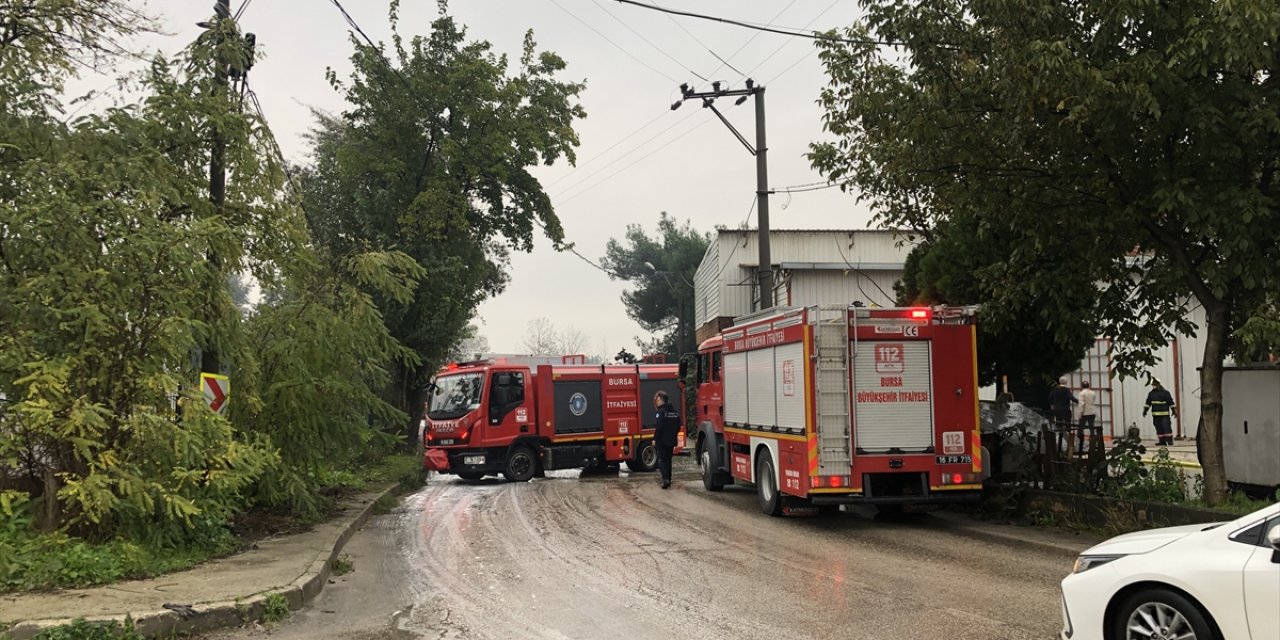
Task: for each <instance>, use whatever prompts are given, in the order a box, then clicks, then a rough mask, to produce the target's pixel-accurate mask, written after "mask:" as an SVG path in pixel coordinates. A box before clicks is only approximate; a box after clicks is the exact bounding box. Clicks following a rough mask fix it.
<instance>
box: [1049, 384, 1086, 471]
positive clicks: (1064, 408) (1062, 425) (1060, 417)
mask: <svg viewBox="0 0 1280 640" xmlns="http://www.w3.org/2000/svg"><path fill="white" fill-rule="evenodd" d="M1077 402H1079V400H1076V397H1075V396H1074V395H1072V393H1071V389H1069V388H1067V377H1066V376H1062V377H1061V378H1058V386H1056V387H1054V388H1053V389H1052V390H1050V391H1049V414H1050V415H1051V416H1053V428H1054V430H1055V431H1057V432H1058V450H1059V451H1063V450H1064V449H1063V446H1064V445H1063V441H1064V440H1066V438H1067V436H1066V434H1067V433H1069V432H1070V430H1071V415H1072V413H1073V411H1072V407H1071V405H1073V404H1076V403H1077ZM1068 453H1070V452H1068Z"/></svg>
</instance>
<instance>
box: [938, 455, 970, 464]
mask: <svg viewBox="0 0 1280 640" xmlns="http://www.w3.org/2000/svg"><path fill="white" fill-rule="evenodd" d="M938 464H973V456H938Z"/></svg>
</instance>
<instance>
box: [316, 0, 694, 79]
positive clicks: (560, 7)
mask: <svg viewBox="0 0 1280 640" xmlns="http://www.w3.org/2000/svg"><path fill="white" fill-rule="evenodd" d="M334 1H335V2H336V1H337V0H334ZM547 1H548V2H550V3H551V4H554V5H555V6H556V7H558V8H559V9H560V10H561V11H563V12H565V13H566V14H568V15H569V17H570V18H573V19H574V20H577V21H578V22H579V23H581V24H582V26H584V27H586V28H588V29H590V30H591V31H592V33H595V34H596V35H598V36H600V37H601V38H604V40H605V42H608V43H609V44H611V45H613V46H614V48H616V49H617V50H618V51H621V52H623V53H625V54H627V57H629V58H631V59H632V60H635V61H636V62H639V63H640V64H641V65H643V66H644V67H645V68H646V69H648V70H650V71H652V72H654V73H656V74H658V75H660V76H662V77H664V78H666V79H668V80H670V81H671V82H673V83H676V82H679V80H676V79H675V78H672V77H671V76H669V75H667V74H665V73H663V72H661V71H659V70H658V69H657V67H654V66H653V65H651V64H649V63H648V62H645V61H644V60H641V59H640V58H638V57H637V56H636V55H635V54H634V53H631V52H630V51H627V50H626V49H625V48H623V46H622V45H620V44H618V43H616V42H614V41H613V40H612V39H611V38H609V36H606V35H605V34H603V33H601V32H600V30H599V29H596V28H595V27H593V26H591V25H590V24H588V23H587V21H585V20H583V19H582V18H579V17H578V15H577V14H575V13H573V12H572V11H569V10H568V9H566V8H564V6H563V5H561V4H560V3H559V2H557V1H556V0H547Z"/></svg>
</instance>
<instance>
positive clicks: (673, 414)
mask: <svg viewBox="0 0 1280 640" xmlns="http://www.w3.org/2000/svg"><path fill="white" fill-rule="evenodd" d="M653 407H654V409H655V410H656V411H657V415H656V416H655V417H656V418H657V426H656V427H655V428H654V431H653V444H654V446H656V447H657V448H658V471H659V472H661V474H662V488H663V489H666V488H667V487H670V486H671V456H672V455H673V453H674V452H675V448H676V440H677V438H679V436H680V412H679V411H677V410H676V408H675V407H673V406H671V401H670V400H669V399H668V398H667V392H666V391H659V392H657V393H655V394H653Z"/></svg>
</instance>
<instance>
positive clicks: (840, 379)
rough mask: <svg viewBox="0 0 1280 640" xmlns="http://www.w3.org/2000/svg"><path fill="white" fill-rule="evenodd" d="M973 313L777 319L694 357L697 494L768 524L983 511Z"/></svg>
mask: <svg viewBox="0 0 1280 640" xmlns="http://www.w3.org/2000/svg"><path fill="white" fill-rule="evenodd" d="M974 316H975V309H974V308H972V307H964V308H959V307H934V308H866V307H858V306H852V307H846V306H826V305H823V306H813V307H806V308H774V309H769V310H766V311H764V312H761V313H758V314H754V315H753V316H746V317H743V318H739V319H738V320H737V322H736V323H735V324H734V326H732V327H730V328H729V329H726V330H725V331H723V332H721V334H720V335H719V336H716V337H714V338H711V339H709V340H707V341H705V342H703V343H702V345H701V346H700V348H699V353H698V360H697V370H698V401H697V410H696V411H697V416H696V419H697V429H696V435H695V436H693V437H696V446H697V454H698V459H699V462H700V464H701V466H702V481H703V484H704V486H705V487H706V488H707V490H709V491H719V490H721V489H722V488H724V486H725V485H726V484H731V483H733V482H735V481H744V482H749V483H754V484H755V486H756V491H757V494H758V496H759V501H760V508H761V510H762V511H764V512H765V513H767V514H770V515H782V514H794V513H802V512H803V513H812V512H814V511H815V510H817V511H830V510H836V509H839V505H841V504H859V503H866V504H873V505H876V506H877V507H878V508H880V509H882V510H886V511H896V510H901V509H902V508H903V506H905V505H918V504H936V503H942V502H953V501H964V500H973V499H976V498H977V497H978V495H979V492H980V489H981V487H982V449H981V443H980V433H979V425H978V383H977V346H976V345H977V342H976V337H975V336H976V333H975V326H974Z"/></svg>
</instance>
